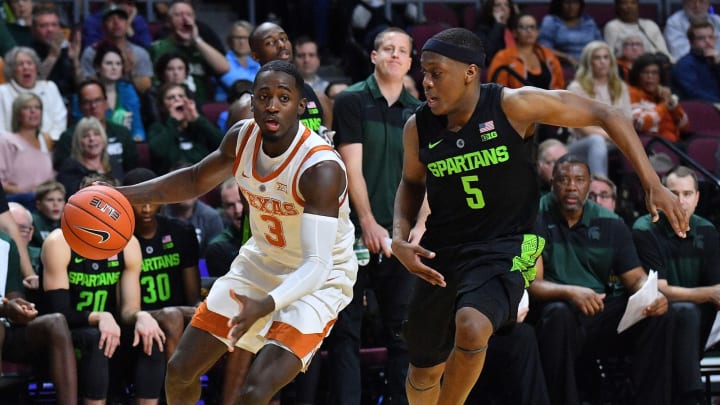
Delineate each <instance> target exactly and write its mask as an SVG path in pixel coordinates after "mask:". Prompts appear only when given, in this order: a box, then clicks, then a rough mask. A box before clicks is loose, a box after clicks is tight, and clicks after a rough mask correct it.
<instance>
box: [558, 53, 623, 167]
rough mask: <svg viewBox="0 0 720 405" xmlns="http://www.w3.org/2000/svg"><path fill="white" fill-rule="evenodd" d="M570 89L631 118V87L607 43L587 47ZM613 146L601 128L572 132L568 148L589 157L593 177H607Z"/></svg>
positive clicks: (581, 129) (585, 128)
mask: <svg viewBox="0 0 720 405" xmlns="http://www.w3.org/2000/svg"><path fill="white" fill-rule="evenodd" d="M568 90H570V91H572V92H574V93H578V94H580V95H583V96H585V97H589V98H593V99H595V100H598V101H602V102H603V103H606V104H610V105H613V106H615V107H617V108H619V109H620V110H622V111H623V112H624V113H625V115H626V116H627V118H628V120H630V119H632V113H631V110H630V94H629V92H628V87H627V85H626V84H625V83H624V82H623V81H622V79H620V76H619V75H618V68H617V62H616V61H615V56H614V55H613V53H612V51H611V49H610V46H609V45H608V44H607V43H606V42H603V41H592V42H590V43H589V44H587V45H586V46H585V49H583V51H582V54H580V64H579V65H578V69H577V72H576V73H575V80H573V81H572V82H571V83H570V85H568ZM612 147H613V143H612V142H611V141H610V138H609V137H608V134H607V132H605V131H604V130H603V129H602V128H600V127H599V126H591V127H583V128H572V129H570V138H569V139H568V149H569V150H570V152H571V153H574V154H577V155H580V156H584V157H585V158H586V160H587V162H588V165H589V166H590V171H591V172H592V174H598V175H602V176H607V174H608V167H607V166H608V165H607V160H608V148H612Z"/></svg>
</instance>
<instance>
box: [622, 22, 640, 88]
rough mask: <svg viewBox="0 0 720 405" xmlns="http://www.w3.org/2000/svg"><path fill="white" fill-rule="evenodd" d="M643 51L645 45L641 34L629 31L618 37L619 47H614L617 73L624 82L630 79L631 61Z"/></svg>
mask: <svg viewBox="0 0 720 405" xmlns="http://www.w3.org/2000/svg"><path fill="white" fill-rule="evenodd" d="M644 53H645V45H644V43H643V38H642V36H640V35H638V34H632V33H631V34H627V35H625V36H624V37H622V38H621V39H620V45H619V47H617V48H615V55H616V56H617V64H618V73H619V74H620V78H622V79H623V81H625V83H628V81H629V80H630V69H632V64H633V62H635V59H637V58H639V57H640V55H642V54H644Z"/></svg>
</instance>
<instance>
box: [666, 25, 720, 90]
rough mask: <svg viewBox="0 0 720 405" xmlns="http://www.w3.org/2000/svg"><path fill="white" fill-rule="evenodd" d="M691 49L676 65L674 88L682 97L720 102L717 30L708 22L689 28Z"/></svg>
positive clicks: (674, 68)
mask: <svg viewBox="0 0 720 405" xmlns="http://www.w3.org/2000/svg"><path fill="white" fill-rule="evenodd" d="M687 35H688V40H689V41H690V52H688V53H687V55H685V56H683V57H682V58H680V60H678V61H677V63H676V64H675V65H674V66H673V75H672V82H673V88H674V89H675V90H677V92H678V95H679V96H680V99H681V100H703V101H707V102H711V103H720V53H718V50H717V48H716V46H715V44H716V42H717V38H716V36H715V30H714V28H713V26H712V24H710V22H708V21H703V22H698V23H692V24H691V25H690V28H688V32H687Z"/></svg>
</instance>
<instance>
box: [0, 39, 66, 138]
mask: <svg viewBox="0 0 720 405" xmlns="http://www.w3.org/2000/svg"><path fill="white" fill-rule="evenodd" d="M39 67H40V58H38V56H37V53H35V51H34V50H32V49H31V48H27V47H15V48H13V49H11V50H10V51H9V52H8V53H7V54H6V55H5V68H4V74H5V78H6V79H7V80H8V83H5V84H0V125H1V126H3V127H4V129H5V130H6V131H11V130H12V127H11V123H12V103H13V101H14V100H15V98H16V97H17V96H18V95H20V94H21V93H35V94H37V95H38V96H40V99H41V100H42V105H43V115H42V126H41V127H40V128H41V131H42V132H45V133H48V134H49V135H50V138H51V139H52V140H53V141H57V140H58V138H60V134H62V132H63V131H64V130H65V128H67V109H66V108H65V102H64V101H63V98H62V96H61V95H60V91H59V90H58V87H57V86H56V85H55V83H53V82H51V81H48V80H39V79H38V69H39Z"/></svg>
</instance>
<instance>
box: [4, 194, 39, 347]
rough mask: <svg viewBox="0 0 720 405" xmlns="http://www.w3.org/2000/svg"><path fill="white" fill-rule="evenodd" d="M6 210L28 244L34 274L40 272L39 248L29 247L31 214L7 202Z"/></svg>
mask: <svg viewBox="0 0 720 405" xmlns="http://www.w3.org/2000/svg"><path fill="white" fill-rule="evenodd" d="M8 209H9V210H10V215H12V217H13V220H15V223H16V224H17V227H18V231H20V236H21V237H22V238H23V240H24V241H25V242H26V243H27V244H28V254H29V255H30V262H31V263H32V267H33V270H35V271H36V272H39V271H40V247H39V246H31V245H30V241H32V238H33V234H34V233H35V227H34V226H33V214H32V212H30V210H29V209H27V208H26V207H25V206H24V205H22V204H20V203H16V202H13V201H10V202H8ZM0 346H1V345H0Z"/></svg>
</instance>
